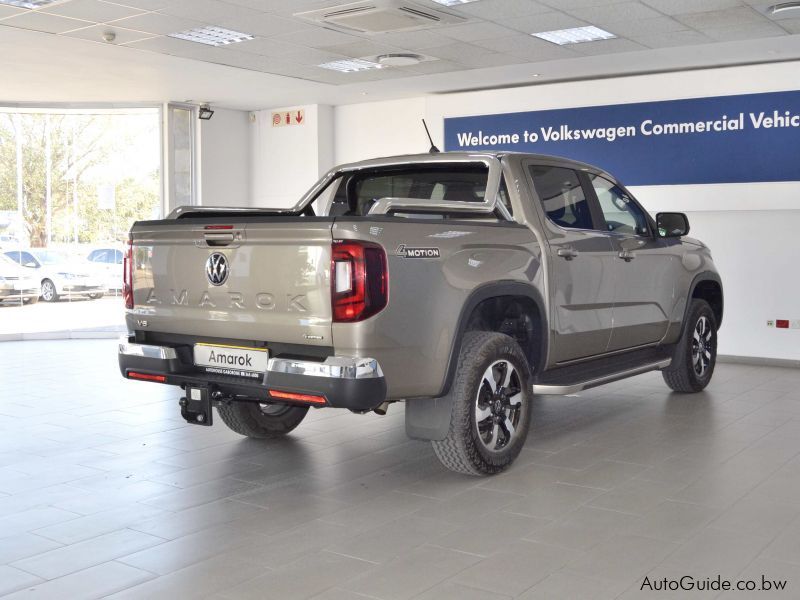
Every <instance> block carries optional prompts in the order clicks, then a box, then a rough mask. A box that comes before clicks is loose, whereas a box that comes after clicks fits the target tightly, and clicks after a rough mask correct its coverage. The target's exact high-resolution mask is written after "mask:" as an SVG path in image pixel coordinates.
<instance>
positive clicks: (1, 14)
mask: <svg viewBox="0 0 800 600" xmlns="http://www.w3.org/2000/svg"><path fill="white" fill-rule="evenodd" d="M24 12H27V11H26V10H25V9H24V8H17V7H16V6H0V19H5V18H6V17H13V16H14V15H21V14H22V13H24Z"/></svg>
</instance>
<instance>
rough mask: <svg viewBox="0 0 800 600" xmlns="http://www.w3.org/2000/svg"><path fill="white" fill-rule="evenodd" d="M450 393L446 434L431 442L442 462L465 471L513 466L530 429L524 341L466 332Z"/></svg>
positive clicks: (491, 471)
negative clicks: (523, 349) (521, 344)
mask: <svg viewBox="0 0 800 600" xmlns="http://www.w3.org/2000/svg"><path fill="white" fill-rule="evenodd" d="M449 396H450V401H451V405H452V413H451V416H450V428H449V430H448V432H447V436H446V437H445V438H444V439H443V440H441V441H433V442H431V443H432V444H433V451H434V452H435V453H436V456H437V458H438V459H439V461H440V462H441V463H442V464H443V465H444V466H445V467H447V468H448V469H450V470H451V471H455V472H457V473H464V474H466V475H492V474H495V473H499V472H501V471H503V470H504V469H506V468H507V467H509V466H510V465H511V463H512V462H514V459H516V458H517V456H518V455H519V453H520V452H521V451H522V447H523V445H524V444H525V439H526V438H527V436H528V429H529V428H530V400H531V387H530V368H529V366H528V361H527V359H526V357H525V354H524V353H523V352H522V349H521V348H520V347H519V344H517V342H516V341H514V339H513V338H511V337H509V336H507V335H503V334H501V333H492V332H484V331H476V332H470V333H467V334H466V335H465V336H464V343H463V344H462V346H461V352H460V353H459V357H458V367H457V370H456V377H455V381H454V383H453V385H452V387H451V388H450V393H449Z"/></svg>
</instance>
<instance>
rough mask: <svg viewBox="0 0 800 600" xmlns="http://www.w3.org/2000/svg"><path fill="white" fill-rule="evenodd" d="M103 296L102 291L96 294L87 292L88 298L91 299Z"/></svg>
mask: <svg viewBox="0 0 800 600" xmlns="http://www.w3.org/2000/svg"><path fill="white" fill-rule="evenodd" d="M102 297H103V292H98V293H97V294H89V298H91V299H92V300H97V299H98V298H102Z"/></svg>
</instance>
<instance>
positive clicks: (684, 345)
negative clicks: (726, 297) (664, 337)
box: [661, 298, 717, 393]
mask: <svg viewBox="0 0 800 600" xmlns="http://www.w3.org/2000/svg"><path fill="white" fill-rule="evenodd" d="M716 362H717V319H716V317H715V316H714V311H713V310H711V306H709V304H708V302H706V301H705V300H700V299H698V298H695V299H694V300H692V303H691V304H690V305H689V310H688V314H687V319H686V323H685V324H684V329H683V334H682V335H681V339H680V340H679V341H678V347H677V349H676V350H675V355H674V356H673V358H672V364H671V365H670V366H669V367H667V368H666V369H664V370H662V371H661V375H662V376H663V377H664V381H665V382H666V384H667V385H668V386H669V387H670V388H672V389H673V390H675V391H676V392H685V393H692V392H699V391H702V390H703V389H705V387H706V386H707V385H708V384H709V383H710V382H711V376H712V375H713V374H714V366H715V364H716Z"/></svg>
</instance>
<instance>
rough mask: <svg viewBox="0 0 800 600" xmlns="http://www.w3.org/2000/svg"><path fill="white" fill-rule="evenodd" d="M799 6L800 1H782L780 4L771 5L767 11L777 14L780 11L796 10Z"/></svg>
mask: <svg viewBox="0 0 800 600" xmlns="http://www.w3.org/2000/svg"><path fill="white" fill-rule="evenodd" d="M798 8H800V2H781V3H780V4H774V5H773V6H770V7H769V8H768V9H767V11H768V12H770V13H772V14H773V15H777V14H778V13H782V12H784V11H786V10H795V9H798Z"/></svg>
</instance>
